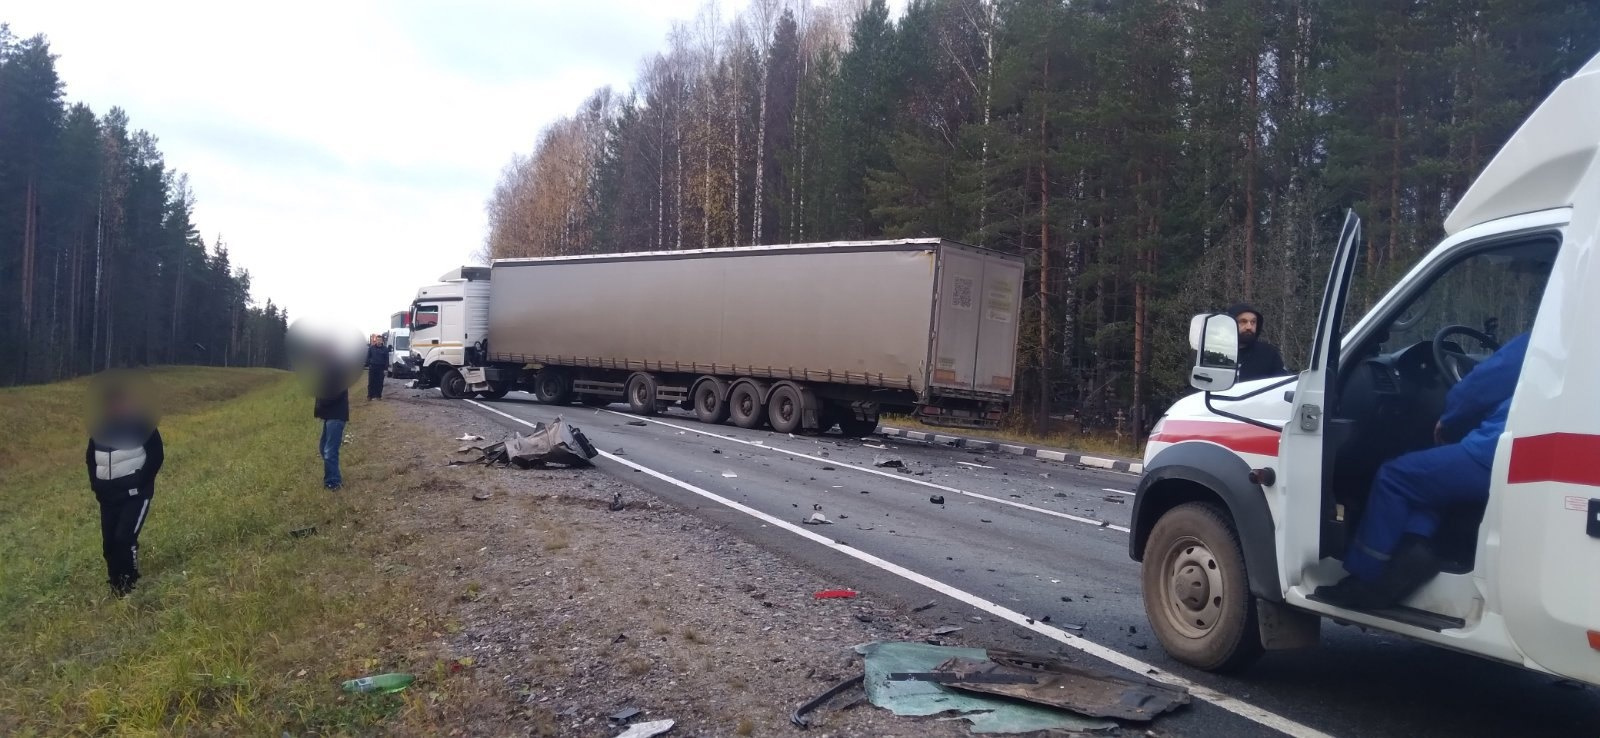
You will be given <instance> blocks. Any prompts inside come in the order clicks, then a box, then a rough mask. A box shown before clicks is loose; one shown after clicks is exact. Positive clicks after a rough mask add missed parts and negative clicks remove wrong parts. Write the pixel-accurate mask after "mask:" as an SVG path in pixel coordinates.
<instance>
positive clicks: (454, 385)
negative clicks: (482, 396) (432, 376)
mask: <svg viewBox="0 0 1600 738" xmlns="http://www.w3.org/2000/svg"><path fill="white" fill-rule="evenodd" d="M439 394H441V395H444V399H446V400H460V399H464V398H466V396H467V395H468V392H467V378H466V377H463V376H461V370H459V369H446V370H445V372H444V374H442V375H440V377H439Z"/></svg>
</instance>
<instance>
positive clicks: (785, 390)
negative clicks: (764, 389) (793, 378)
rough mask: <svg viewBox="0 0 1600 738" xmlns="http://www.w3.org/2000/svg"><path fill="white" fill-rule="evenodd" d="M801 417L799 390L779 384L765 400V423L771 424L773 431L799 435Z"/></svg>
mask: <svg viewBox="0 0 1600 738" xmlns="http://www.w3.org/2000/svg"><path fill="white" fill-rule="evenodd" d="M802 415H803V412H802V409H801V400H800V390H797V389H795V388H794V387H793V386H792V385H787V384H780V385H778V387H777V388H775V389H773V390H772V395H771V396H770V397H768V398H767V422H769V423H771V424H772V429H773V430H775V431H777V432H779V433H799V432H800V431H801V429H802V428H801V426H802V422H801V417H802Z"/></svg>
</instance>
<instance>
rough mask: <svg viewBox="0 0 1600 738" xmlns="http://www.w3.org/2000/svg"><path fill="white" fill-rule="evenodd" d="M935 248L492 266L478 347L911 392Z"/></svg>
mask: <svg viewBox="0 0 1600 738" xmlns="http://www.w3.org/2000/svg"><path fill="white" fill-rule="evenodd" d="M939 243H940V242H939V241H938V240H937V239H914V240H904V241H882V242H857V243H846V244H820V245H806V246H785V247H756V248H744V249H714V250H709V251H698V252H696V251H687V252H666V253H651V254H640V255H627V256H617V255H611V256H586V257H556V258H547V259H508V260H500V261H496V262H495V264H494V268H493V278H492V281H493V290H492V291H491V300H492V307H491V310H490V320H491V325H490V334H489V335H490V346H489V351H490V354H491V356H492V357H494V358H496V359H497V360H508V359H509V360H521V361H529V362H534V363H564V364H576V365H583V366H615V367H617V368H627V369H650V370H655V371H682V372H693V373H713V372H714V373H722V374H732V375H740V374H755V375H757V376H763V375H766V376H795V377H797V378H800V377H803V378H807V379H810V380H812V381H846V382H848V383H852V384H869V385H874V386H885V387H900V388H905V389H910V390H914V391H917V392H918V393H921V392H923V391H924V389H925V385H926V377H927V375H928V368H927V362H928V357H929V355H930V351H929V338H930V328H931V326H932V324H933V320H932V310H933V295H934V288H933V281H934V275H935V271H936V266H937V262H936V259H937V254H938V249H939ZM979 264H980V266H981V262H979ZM974 299H977V297H976V296H974ZM830 377H832V379H830Z"/></svg>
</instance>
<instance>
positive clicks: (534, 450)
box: [450, 417, 600, 469]
mask: <svg viewBox="0 0 1600 738" xmlns="http://www.w3.org/2000/svg"><path fill="white" fill-rule="evenodd" d="M457 440H461V439H457ZM479 440H482V439H479ZM599 453H600V452H599V451H596V450H595V448H594V445H593V444H591V443H589V439H588V437H587V436H585V435H583V431H581V430H578V429H577V427H575V426H571V425H567V424H566V422H565V421H563V420H562V419H561V418H560V417H557V418H556V419H555V420H554V421H551V423H550V425H545V424H543V423H540V424H538V425H536V426H535V427H534V430H533V434H532V435H527V436H524V435H522V434H521V433H514V434H512V436H511V437H510V438H508V439H506V440H504V441H501V442H500V443H496V444H493V445H490V446H485V447H484V448H483V449H482V451H481V455H480V456H479V457H478V458H477V459H474V460H473V461H472V462H461V463H481V464H488V465H489V466H515V467H517V468H518V469H532V468H540V467H543V466H545V465H546V464H558V465H560V466H564V467H568V468H573V467H585V466H590V465H591V463H590V461H589V460H590V459H592V458H594V457H595V456H597V455H599ZM456 464H457V462H450V465H452V466H454V465H456Z"/></svg>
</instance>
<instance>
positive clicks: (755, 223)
mask: <svg viewBox="0 0 1600 738" xmlns="http://www.w3.org/2000/svg"><path fill="white" fill-rule="evenodd" d="M760 69H761V82H760V84H761V106H760V107H761V110H760V111H759V112H758V113H757V116H758V117H757V119H756V191H755V198H754V200H753V201H752V202H753V204H754V206H755V211H754V213H753V214H752V215H751V217H750V245H752V246H759V245H761V242H762V238H761V210H762V207H763V206H762V196H763V194H764V191H765V190H766V185H767V174H766V164H767V59H766V57H765V55H763V56H762V59H761V67H760Z"/></svg>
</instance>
